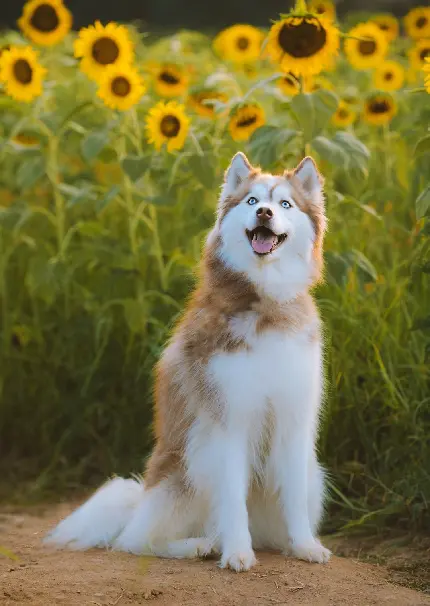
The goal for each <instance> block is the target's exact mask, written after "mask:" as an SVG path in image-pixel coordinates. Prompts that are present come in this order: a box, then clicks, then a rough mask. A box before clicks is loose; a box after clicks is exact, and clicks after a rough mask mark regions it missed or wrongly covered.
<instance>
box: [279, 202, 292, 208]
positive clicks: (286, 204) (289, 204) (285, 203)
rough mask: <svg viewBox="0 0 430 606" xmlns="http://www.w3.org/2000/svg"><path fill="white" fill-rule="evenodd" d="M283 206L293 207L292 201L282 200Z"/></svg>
mask: <svg viewBox="0 0 430 606" xmlns="http://www.w3.org/2000/svg"><path fill="white" fill-rule="evenodd" d="M281 206H282V208H292V207H293V205H292V204H291V202H288V200H282V202H281Z"/></svg>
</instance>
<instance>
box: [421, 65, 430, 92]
mask: <svg viewBox="0 0 430 606" xmlns="http://www.w3.org/2000/svg"><path fill="white" fill-rule="evenodd" d="M423 71H424V75H425V78H424V86H425V87H426V91H427V92H428V93H429V94H430V57H426V59H425V63H424V67H423Z"/></svg>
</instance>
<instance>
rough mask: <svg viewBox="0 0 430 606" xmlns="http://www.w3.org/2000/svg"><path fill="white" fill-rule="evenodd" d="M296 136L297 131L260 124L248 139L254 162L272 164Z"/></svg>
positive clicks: (268, 165)
mask: <svg viewBox="0 0 430 606" xmlns="http://www.w3.org/2000/svg"><path fill="white" fill-rule="evenodd" d="M296 136H297V131H296V130H292V129H290V128H279V127H277V126H261V127H260V128H258V129H257V130H256V131H255V132H254V133H253V135H252V137H251V139H250V141H249V153H250V156H251V159H252V161H253V162H255V163H256V164H261V165H263V166H265V167H267V168H269V167H271V166H273V165H274V164H275V162H277V161H278V160H279V158H280V156H282V155H283V154H284V153H285V150H286V146H287V144H288V143H289V142H290V141H291V140H292V139H294V137H296Z"/></svg>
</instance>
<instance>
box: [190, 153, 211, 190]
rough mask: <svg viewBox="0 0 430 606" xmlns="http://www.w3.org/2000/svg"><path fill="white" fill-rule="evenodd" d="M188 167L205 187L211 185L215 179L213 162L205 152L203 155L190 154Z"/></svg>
mask: <svg viewBox="0 0 430 606" xmlns="http://www.w3.org/2000/svg"><path fill="white" fill-rule="evenodd" d="M188 164H189V167H190V168H191V170H192V171H193V173H194V175H195V177H196V178H197V180H198V181H200V183H201V184H202V185H203V186H204V187H207V188H210V187H213V184H214V180H215V171H214V162H213V159H211V158H210V156H208V155H207V154H205V155H204V156H198V155H195V156H191V158H190V159H189V161H188Z"/></svg>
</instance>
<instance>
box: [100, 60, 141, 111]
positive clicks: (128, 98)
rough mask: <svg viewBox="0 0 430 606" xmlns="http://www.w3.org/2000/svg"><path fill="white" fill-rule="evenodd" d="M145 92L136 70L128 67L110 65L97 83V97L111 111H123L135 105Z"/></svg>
mask: <svg viewBox="0 0 430 606" xmlns="http://www.w3.org/2000/svg"><path fill="white" fill-rule="evenodd" d="M144 92H145V86H144V84H143V81H142V79H141V77H140V76H139V74H138V72H137V70H136V69H135V68H134V67H130V66H129V65H125V66H122V65H111V66H110V67H108V68H107V69H106V70H105V73H104V75H103V77H102V78H101V79H100V81H99V89H98V91H97V94H98V96H99V97H100V98H101V99H103V101H104V103H105V105H107V106H108V107H110V108H111V109H118V110H121V111H125V110H127V109H130V107H133V105H136V103H138V102H139V100H140V98H141V97H142V95H143V93H144Z"/></svg>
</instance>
